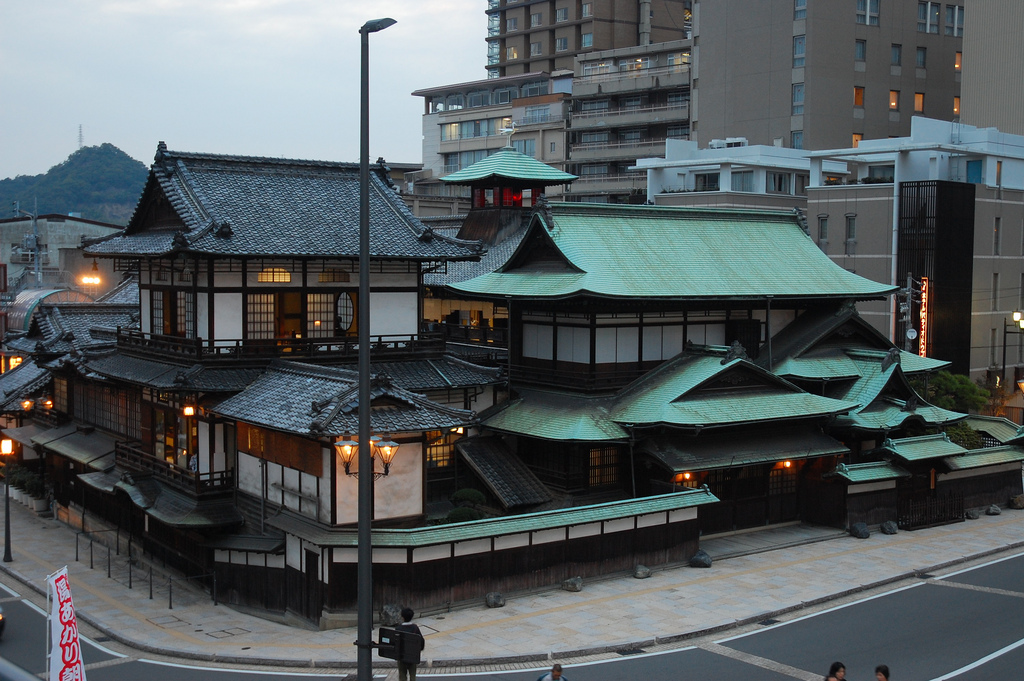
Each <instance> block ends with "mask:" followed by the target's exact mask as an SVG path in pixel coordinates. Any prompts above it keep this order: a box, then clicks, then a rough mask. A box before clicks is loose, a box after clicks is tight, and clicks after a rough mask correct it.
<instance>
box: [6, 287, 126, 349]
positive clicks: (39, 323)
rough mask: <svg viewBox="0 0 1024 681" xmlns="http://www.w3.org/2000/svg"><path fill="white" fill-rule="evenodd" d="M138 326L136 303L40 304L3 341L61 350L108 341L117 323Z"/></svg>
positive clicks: (18, 346) (16, 346)
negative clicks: (24, 327)
mask: <svg viewBox="0 0 1024 681" xmlns="http://www.w3.org/2000/svg"><path fill="white" fill-rule="evenodd" d="M138 326H139V305H138V301H137V300H136V302H135V303H132V304H124V303H56V304H47V303H42V304H40V305H39V306H38V307H37V308H36V310H35V312H34V313H33V315H32V322H31V324H30V325H29V330H28V332H27V333H25V334H24V335H20V336H12V337H9V338H8V339H6V340H5V343H6V345H7V346H8V347H9V348H12V349H14V350H19V351H21V352H25V353H34V352H42V353H55V354H64V353H68V352H71V351H72V350H78V351H83V350H86V349H88V348H93V347H96V346H98V345H112V344H113V343H114V342H115V332H116V330H117V328H118V327H121V328H123V329H136V328H138Z"/></svg>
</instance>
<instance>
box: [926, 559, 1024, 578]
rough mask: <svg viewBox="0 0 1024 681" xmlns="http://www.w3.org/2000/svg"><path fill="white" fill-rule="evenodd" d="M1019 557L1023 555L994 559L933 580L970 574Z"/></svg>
mask: <svg viewBox="0 0 1024 681" xmlns="http://www.w3.org/2000/svg"><path fill="white" fill-rule="evenodd" d="M1021 556H1024V553H1015V554H1013V555H1012V556H1005V557H1003V558H996V559H995V560H990V561H988V562H987V563H982V564H981V565H975V566H974V567H969V568H964V569H963V570H957V571H956V572H950V573H949V574H948V575H942V576H941V577H936V578H935V579H949V578H950V577H956V576H957V575H962V574H963V573H965V572H970V571H971V570H978V569H981V568H983V567H988V566H989V565H995V564H996V563H1002V562H1003V561H1004V560H1013V559H1014V558H1020V557H1021Z"/></svg>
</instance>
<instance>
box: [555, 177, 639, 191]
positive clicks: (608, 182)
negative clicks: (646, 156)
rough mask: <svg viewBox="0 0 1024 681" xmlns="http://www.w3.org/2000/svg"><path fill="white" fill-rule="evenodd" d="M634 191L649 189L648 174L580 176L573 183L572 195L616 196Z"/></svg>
mask: <svg viewBox="0 0 1024 681" xmlns="http://www.w3.org/2000/svg"><path fill="white" fill-rule="evenodd" d="M633 189H643V190H645V191H646V189H647V173H614V174H604V175H587V174H583V175H580V179H578V180H575V181H574V182H573V183H572V191H571V193H572V194H614V193H621V192H629V191H630V190H633Z"/></svg>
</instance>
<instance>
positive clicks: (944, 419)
mask: <svg viewBox="0 0 1024 681" xmlns="http://www.w3.org/2000/svg"><path fill="white" fill-rule="evenodd" d="M963 417H964V415H963V414H960V413H958V412H955V411H948V410H946V409H942V408H941V407H933V406H930V405H926V404H921V405H918V406H917V407H916V408H915V409H914V411H907V410H906V407H905V403H904V402H902V401H899V400H890V399H886V398H883V399H882V400H880V401H878V402H874V403H872V404H870V405H869V406H868V408H867V409H863V410H861V411H854V412H851V413H850V414H848V415H843V416H839V417H837V419H836V425H840V426H847V427H850V428H859V429H861V430H895V429H896V428H899V427H900V426H902V425H903V423H904V422H905V421H907V420H910V419H914V418H917V419H920V420H922V421H924V423H925V424H927V425H929V426H941V425H945V424H948V423H953V422H955V421H959V420H960V419H962V418H963Z"/></svg>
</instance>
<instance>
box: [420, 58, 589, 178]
mask: <svg viewBox="0 0 1024 681" xmlns="http://www.w3.org/2000/svg"><path fill="white" fill-rule="evenodd" d="M571 87H572V72H571V71H565V72H562V73H560V74H556V75H551V74H548V73H533V72H531V73H523V74H520V75H516V76H504V77H501V78H488V79H484V80H478V81H473V82H469V83H456V84H453V85H442V86H439V87H433V88H424V89H422V90H417V91H415V92H413V93H412V94H413V96H416V97H423V102H424V104H423V105H424V109H423V169H422V170H421V171H419V172H416V173H411V174H408V175H406V189H407V191H408V192H409V193H410V194H428V195H439V194H440V195H444V194H450V193H452V192H462V193H463V194H465V193H466V192H468V187H452V186H448V185H445V184H444V183H443V182H441V181H440V178H442V177H444V176H445V175H448V174H450V173H454V172H457V171H459V170H461V169H463V168H467V167H469V166H471V165H473V164H474V163H476V162H477V161H480V160H483V159H484V158H486V157H487V156H488V155H490V154H492V153H493V152H495V151H498V150H499V149H501V148H502V147H504V146H505V145H506V144H508V143H509V142H511V144H512V146H513V147H514V148H515V149H516V150H517V151H520V152H522V153H524V154H527V155H528V156H532V157H533V158H535V159H537V160H539V161H543V162H544V163H547V164H548V165H551V166H554V167H556V168H558V169H560V170H562V169H564V166H565V128H566V120H567V118H568V106H569V91H570V89H571ZM513 127H514V133H513V134H512V135H511V137H509V131H511V130H512V129H513ZM548 192H549V195H552V196H556V195H560V194H561V187H560V186H555V187H550V188H549V189H548Z"/></svg>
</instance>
